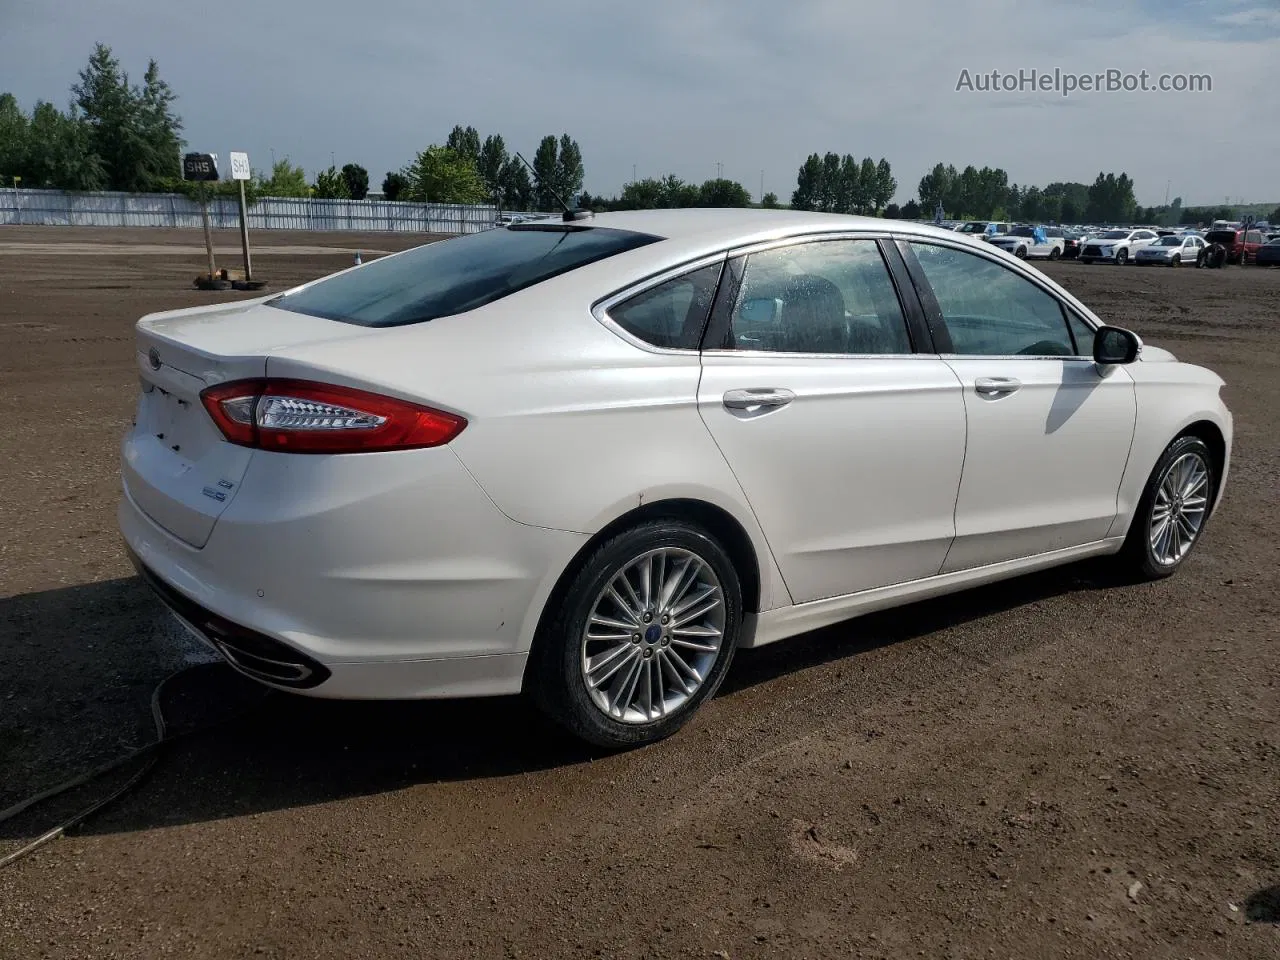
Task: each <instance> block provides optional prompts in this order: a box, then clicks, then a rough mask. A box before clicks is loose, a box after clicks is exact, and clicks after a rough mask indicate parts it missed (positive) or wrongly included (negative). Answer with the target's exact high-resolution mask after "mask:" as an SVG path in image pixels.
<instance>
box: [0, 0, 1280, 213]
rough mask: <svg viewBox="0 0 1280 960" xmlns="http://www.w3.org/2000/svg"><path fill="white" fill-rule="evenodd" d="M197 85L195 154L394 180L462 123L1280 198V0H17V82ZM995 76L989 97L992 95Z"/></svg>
mask: <svg viewBox="0 0 1280 960" xmlns="http://www.w3.org/2000/svg"><path fill="white" fill-rule="evenodd" d="M98 41H101V42H103V43H105V44H107V45H108V46H110V47H111V48H112V50H113V51H114V52H115V54H116V55H117V56H118V57H119V59H120V60H121V62H122V65H123V66H124V68H125V69H126V70H128V71H129V72H130V74H131V75H133V76H135V77H137V78H139V79H140V78H141V76H142V73H143V72H144V71H145V69H146V65H147V60H148V59H149V58H154V59H156V60H157V61H159V65H160V72H161V75H162V76H163V77H164V78H165V79H166V80H167V81H168V82H169V84H170V85H171V86H172V87H173V89H174V91H175V92H176V93H177V94H178V96H179V99H178V101H177V110H178V112H179V113H180V115H181V117H182V119H183V122H184V125H185V128H184V137H185V138H186V140H187V141H188V149H191V150H199V151H202V152H214V153H218V154H219V156H220V158H222V164H223V165H224V167H225V166H226V164H227V161H226V159H225V157H226V153H227V152H228V151H230V150H244V151H247V152H248V153H249V155H250V159H251V162H252V164H253V166H254V167H255V168H267V167H269V166H270V162H271V158H272V155H273V152H274V156H275V157H276V158H282V157H285V156H288V157H289V158H290V159H292V160H293V161H294V162H295V163H299V164H301V165H302V166H303V167H305V168H306V169H307V171H308V172H309V173H310V174H311V175H312V176H314V173H315V172H316V171H317V170H319V169H322V168H324V167H327V166H328V165H329V163H330V158H331V157H332V159H333V160H334V161H336V163H337V165H338V166H341V165H342V164H343V163H347V162H356V163H360V164H361V165H363V166H365V167H366V168H368V169H369V171H370V179H371V181H372V183H373V185H375V186H376V185H377V184H379V183H381V180H382V176H383V174H384V173H386V172H387V171H388V170H395V169H399V168H400V167H402V166H404V165H405V164H406V163H407V162H409V161H410V160H412V158H413V156H414V155H415V154H416V152H417V151H419V150H422V149H423V148H425V147H427V146H428V145H430V144H432V143H443V142H444V140H445V138H446V137H447V136H448V134H449V131H450V129H452V127H453V125H454V124H455V123H461V124H463V125H468V124H470V125H473V126H475V127H476V128H477V129H478V130H479V131H480V134H481V136H482V137H483V136H485V135H487V134H489V133H500V134H502V136H503V137H504V139H505V140H506V142H507V145H508V148H509V149H513V150H515V149H518V150H520V151H521V152H523V153H524V155H525V156H526V158H528V159H530V160H531V159H532V156H533V151H534V150H535V149H536V147H537V144H538V141H539V140H540V139H541V138H542V136H543V135H545V134H548V133H554V134H557V135H558V134H560V133H563V132H568V133H569V134H570V135H571V136H572V137H574V138H575V139H576V140H577V141H578V143H579V145H580V146H581V149H582V154H583V159H584V163H585V167H586V182H585V188H586V189H587V190H588V191H590V192H591V193H594V194H606V195H613V194H616V193H617V192H618V191H619V190H620V189H621V188H622V186H623V184H624V183H626V182H627V181H629V180H631V179H632V176H633V171H634V175H635V176H638V177H641V178H643V177H650V176H663V175H665V174H667V173H674V174H676V175H677V176H679V177H681V178H683V179H685V180H690V181H694V182H698V183H700V182H701V181H703V180H706V179H710V178H712V177H714V176H716V175H717V172H718V171H723V175H724V176H726V177H729V178H731V179H734V180H737V181H739V182H741V183H742V184H743V185H745V186H746V187H747V188H748V190H750V192H751V193H752V194H753V195H755V196H757V197H758V195H759V193H760V189H761V182H762V180H763V187H764V190H765V191H767V192H773V193H776V194H777V195H778V196H779V197H780V198H781V199H782V201H783V202H784V203H785V202H787V201H788V200H789V198H790V195H791V191H792V190H793V189H794V188H795V180H796V171H797V169H798V167H799V166H800V164H801V163H802V162H803V161H804V159H805V157H806V156H808V155H809V154H810V153H814V152H817V153H819V154H821V153H825V152H827V151H835V152H836V153H839V154H845V153H852V154H854V155H855V156H856V157H858V158H861V157H864V156H868V155H869V156H871V157H873V158H875V159H877V160H878V159H879V158H881V157H884V158H886V159H888V160H889V162H890V163H891V164H892V166H893V170H894V173H895V175H896V177H897V179H898V183H899V186H898V194H897V197H896V199H897V200H898V202H900V203H901V202H905V201H906V200H908V199H910V198H911V197H912V196H914V194H915V192H916V184H917V183H918V182H919V180H920V177H921V176H922V175H923V174H924V173H926V172H927V171H928V170H929V169H930V168H931V167H932V166H933V165H934V164H935V163H937V162H939V161H941V162H944V163H953V164H955V165H956V167H957V168H963V167H964V166H965V165H966V164H974V165H975V166H978V167H981V166H983V165H990V166H999V167H1003V168H1004V169H1005V170H1007V171H1008V173H1009V177H1010V180H1011V181H1013V182H1016V183H1019V184H1036V185H1041V186H1043V185H1044V184H1047V183H1051V182H1053V181H1060V180H1061V181H1069V180H1075V181H1081V182H1085V183H1090V182H1092V181H1093V179H1094V177H1096V176H1097V174H1098V173H1099V172H1100V171H1109V172H1116V173H1119V172H1120V171H1125V172H1127V173H1129V175H1130V176H1131V177H1133V178H1134V180H1135V183H1136V193H1137V198H1138V202H1139V203H1141V204H1144V205H1152V204H1157V203H1162V202H1164V200H1165V196H1166V191H1168V196H1169V198H1170V199H1172V198H1173V197H1175V196H1181V197H1182V198H1183V202H1184V204H1187V205H1191V204H1208V203H1220V202H1223V201H1224V200H1226V199H1227V198H1230V200H1231V201H1232V202H1238V201H1241V200H1243V201H1245V202H1271V201H1275V202H1280V160H1278V158H1280V124H1277V123H1276V117H1277V109H1278V108H1277V101H1276V97H1275V87H1274V80H1273V79H1272V78H1273V76H1274V73H1275V69H1276V64H1277V63H1280V0H1130V2H1119V0H1105V2H1102V0H1071V2H1065V3H1050V2H1041V0H1036V2H1028V0H893V2H890V3H880V2H875V0H768V2H761V0H696V2H694V0H645V2H634V0H633V2H630V3H618V2H608V0H523V2H522V0H464V2H457V0H454V2H452V3H447V4H444V3H438V2H432V0H363V2H351V0H341V2H339V0H219V2H218V3H215V4H209V5H203V4H197V5H195V6H192V5H190V4H180V3H174V2H173V0H0V92H2V91H6V90H7V91H8V92H11V93H13V94H14V95H15V96H16V97H17V98H18V100H19V101H20V102H21V103H22V104H23V106H24V107H26V108H27V109H30V108H31V106H32V105H33V104H34V102H35V101H36V100H37V99H45V100H52V101H54V102H55V103H58V104H59V105H65V104H66V102H67V101H68V99H69V96H70V94H69V88H70V85H71V84H72V83H73V82H74V80H75V77H76V72H77V71H78V70H79V69H80V68H81V67H83V65H84V63H85V61H86V60H87V59H88V56H89V54H90V52H91V51H92V49H93V45H94V43H95V42H98ZM1055 69H1057V70H1060V71H1063V72H1064V73H1075V74H1092V73H1095V72H1100V71H1106V70H1109V69H1110V70H1117V71H1120V72H1121V73H1132V74H1137V73H1139V72H1140V71H1142V70H1146V71H1148V72H1149V73H1150V75H1151V80H1150V82H1151V83H1155V82H1156V79H1157V78H1158V77H1159V76H1160V75H1161V74H1190V73H1202V74H1209V75H1210V76H1211V78H1212V90H1211V91H1209V92H1200V93H1175V92H1156V91H1147V92H1141V91H1134V92H1123V91H1120V92H1101V93H1099V92H1089V93H1084V92H1079V91H1077V92H1075V93H1073V94H1072V95H1070V96H1067V97H1064V96H1062V95H1061V93H1060V92H1055V91H1053V90H1050V91H1036V90H1018V91H1013V92H1004V91H999V92H994V93H993V92H979V91H977V90H960V91H957V89H956V88H957V84H958V82H959V81H960V79H961V77H962V71H966V70H967V71H968V75H969V77H970V78H971V79H973V78H976V77H977V76H978V75H980V74H990V72H991V71H992V70H997V71H1000V72H1001V73H1009V74H1017V73H1018V71H1020V70H1021V71H1026V72H1027V75H1028V76H1029V72H1030V71H1031V70H1037V71H1039V72H1040V73H1041V74H1044V73H1048V74H1052V73H1053V71H1054V70H1055ZM974 85H975V86H977V85H978V81H977V80H976V79H974Z"/></svg>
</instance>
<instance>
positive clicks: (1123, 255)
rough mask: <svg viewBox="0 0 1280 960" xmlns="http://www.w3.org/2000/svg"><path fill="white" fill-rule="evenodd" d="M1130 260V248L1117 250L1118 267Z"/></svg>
mask: <svg viewBox="0 0 1280 960" xmlns="http://www.w3.org/2000/svg"><path fill="white" fill-rule="evenodd" d="M1128 262H1129V251H1128V250H1117V251H1116V266H1117V267H1123V266H1124V265H1125V264H1126V263H1128Z"/></svg>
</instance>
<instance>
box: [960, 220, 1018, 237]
mask: <svg viewBox="0 0 1280 960" xmlns="http://www.w3.org/2000/svg"><path fill="white" fill-rule="evenodd" d="M1012 226H1013V224H1011V223H1009V222H1008V221H1006V220H970V221H969V222H967V223H964V224H961V225H960V226H959V227H956V233H966V234H970V235H972V236H977V237H980V238H982V239H983V240H990V239H991V238H992V237H1000V236H1004V234H1006V233H1008V232H1009V230H1010V228H1011V227H1012Z"/></svg>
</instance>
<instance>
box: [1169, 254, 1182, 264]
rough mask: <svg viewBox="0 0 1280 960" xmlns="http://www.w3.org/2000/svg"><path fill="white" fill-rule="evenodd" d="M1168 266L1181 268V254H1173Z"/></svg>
mask: <svg viewBox="0 0 1280 960" xmlns="http://www.w3.org/2000/svg"><path fill="white" fill-rule="evenodd" d="M1169 266H1171V267H1180V266H1182V254H1180V253H1175V254H1174V255H1173V256H1172V257H1170V258H1169Z"/></svg>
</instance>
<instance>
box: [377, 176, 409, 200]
mask: <svg viewBox="0 0 1280 960" xmlns="http://www.w3.org/2000/svg"><path fill="white" fill-rule="evenodd" d="M408 185H409V181H408V180H407V179H405V176H404V174H402V173H396V172H394V171H390V170H389V171H387V175H386V176H385V177H383V178H382V195H383V197H385V198H386V199H388V200H399V199H400V195H401V194H402V193H404V192H405V190H406V188H407V187H408Z"/></svg>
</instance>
